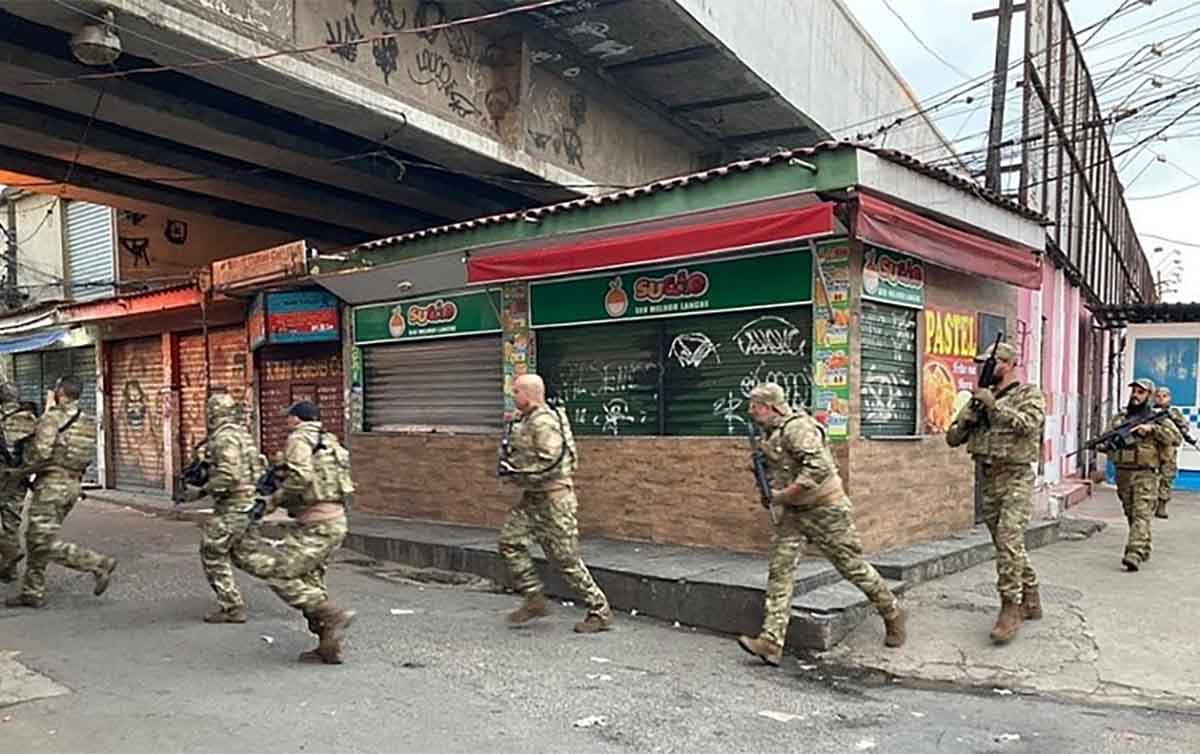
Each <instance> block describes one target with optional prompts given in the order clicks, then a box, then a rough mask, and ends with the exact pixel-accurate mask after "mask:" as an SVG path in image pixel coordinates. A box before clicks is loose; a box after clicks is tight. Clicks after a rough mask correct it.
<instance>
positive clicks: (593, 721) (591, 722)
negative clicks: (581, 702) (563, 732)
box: [575, 715, 608, 728]
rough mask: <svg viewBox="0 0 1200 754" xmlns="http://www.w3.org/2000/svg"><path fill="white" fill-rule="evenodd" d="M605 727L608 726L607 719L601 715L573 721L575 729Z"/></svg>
mask: <svg viewBox="0 0 1200 754" xmlns="http://www.w3.org/2000/svg"><path fill="white" fill-rule="evenodd" d="M605 725H608V718H606V717H604V716H603V715H591V716H589V717H583V718H580V719H578V720H576V721H575V727H576V728H596V727H599V728H603V727H604V726H605Z"/></svg>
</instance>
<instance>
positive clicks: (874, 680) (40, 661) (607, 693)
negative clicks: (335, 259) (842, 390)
mask: <svg viewBox="0 0 1200 754" xmlns="http://www.w3.org/2000/svg"><path fill="white" fill-rule="evenodd" d="M64 534H65V535H66V538H68V539H72V540H75V541H79V542H81V543H84V544H87V545H89V546H91V547H94V548H97V549H100V550H103V551H106V552H111V553H114V554H116V555H117V556H118V557H119V558H120V560H121V565H120V568H119V569H118V571H117V576H116V579H115V581H114V582H113V586H112V588H111V589H110V590H109V592H108V594H106V595H105V596H104V597H101V598H96V597H93V596H92V595H91V579H90V577H85V576H79V575H76V574H73V573H69V572H65V571H63V570H61V569H57V568H52V570H51V577H50V582H49V586H50V588H49V594H48V605H47V607H46V608H44V609H42V610H40V611H30V610H13V609H8V610H6V609H3V608H0V700H4V701H0V704H4V705H5V706H2V707H0V752H14V753H16V752H20V753H22V754H26V753H27V754H38V753H41V752H55V753H61V754H68V753H69V754H90V753H93V752H95V753H105V754H107V753H113V754H117V753H120V754H149V753H150V752H154V753H155V754H159V753H161V752H181V753H182V752H217V751H253V752H256V754H272V753H274V752H339V753H340V754H349V753H351V752H362V753H364V754H365V753H368V752H371V753H374V752H426V751H428V752H477V751H488V752H489V753H493V754H506V753H507V752H513V753H516V752H521V753H522V754H526V753H528V752H567V751H570V752H764V753H765V752H798V751H804V752H814V753H822V752H862V751H875V752H897V753H901V754H908V753H913V754H916V753H918V752H919V753H922V754H924V753H925V752H1014V753H1016V752H1028V753H1035V752H1036V753H1042V752H1044V753H1045V754H1067V753H1070V752H1081V753H1082V752H1087V754H1106V753H1107V752H1134V753H1136V752H1147V753H1148V754H1149V753H1150V752H1153V754H1176V753H1178V754H1184V753H1192V752H1196V751H1200V717H1195V716H1190V715H1187V714H1181V713H1178V712H1171V713H1168V712H1161V711H1155V710H1152V709H1137V708H1129V707H1106V706H1101V705H1089V704H1086V703H1078V702H1071V703H1067V702H1064V701H1061V700H1057V699H1055V698H1053V697H1051V696H1029V695H1023V694H1014V693H1006V692H1005V690H1003V689H1001V690H995V689H987V688H985V689H979V688H972V689H964V688H956V687H954V686H949V685H943V686H936V687H930V688H913V687H909V686H906V685H904V684H899V683H895V682H893V681H891V680H890V679H888V678H885V677H882V676H879V675H871V674H866V673H860V672H857V671H856V670H855V669H854V667H853V666H852V663H853V658H852V657H851V658H849V660H847V662H848V663H849V665H846V666H840V667H833V666H828V665H822V664H819V663H811V662H805V661H804V660H799V661H797V660H795V659H789V661H788V662H787V664H786V665H785V667H784V668H781V669H778V670H775V669H770V668H767V667H765V666H762V665H758V664H755V663H754V662H752V661H750V659H749V658H748V657H747V656H745V655H744V654H742V653H741V651H740V650H739V649H738V648H737V646H736V645H735V643H734V642H733V641H732V639H731V638H730V637H723V636H713V635H707V634H704V633H702V632H696V631H693V630H691V629H690V628H688V627H686V626H680V627H675V626H671V625H667V624H662V623H658V622H654V621H650V620H647V619H645V618H642V617H635V616H629V615H622V616H620V617H619V623H618V624H617V628H616V630H614V631H611V632H608V633H605V634H601V635H598V636H578V635H576V634H574V633H572V632H571V625H572V624H573V623H574V621H576V620H578V619H579V618H580V617H581V616H582V611H581V610H580V609H578V608H576V607H574V606H562V605H560V606H557V607H556V609H555V611H554V613H553V614H552V615H551V616H550V617H549V618H547V619H545V620H543V621H541V622H540V623H538V624H536V625H534V626H532V627H529V628H522V629H510V628H508V627H507V626H506V625H505V624H504V615H505V613H506V612H507V611H509V610H511V609H512V608H513V606H514V605H515V599H514V597H513V596H512V595H506V594H502V593H497V592H495V591H491V590H490V589H489V587H488V585H486V584H481V583H478V582H476V583H468V584H465V585H452V586H446V585H437V584H432V583H431V584H426V585H421V584H419V583H418V582H416V581H414V580H412V579H411V578H410V577H411V576H412V574H411V573H408V572H405V571H403V570H401V569H400V568H399V567H397V566H396V565H395V564H387V563H375V562H371V561H369V560H363V559H360V558H359V557H357V556H356V555H355V554H354V553H351V552H346V551H343V552H341V553H339V556H338V560H339V562H338V564H337V565H336V566H335V567H334V568H333V570H332V572H331V578H330V583H331V585H332V589H333V594H334V596H335V599H336V600H337V601H339V602H342V603H345V604H346V605H347V606H350V607H353V608H354V609H356V610H357V611H358V614H359V615H358V619H357V621H356V622H355V624H354V625H353V627H352V628H351V629H350V633H349V641H348V644H347V659H348V662H347V664H346V665H343V666H339V667H333V666H316V667H314V666H309V665H301V664H298V663H296V662H295V658H296V656H297V655H298V654H299V653H300V652H301V651H302V650H304V649H306V648H308V647H309V646H310V643H311V641H312V638H311V636H310V635H309V634H308V633H307V631H306V629H305V627H304V625H303V622H302V620H301V619H300V617H299V616H298V615H297V614H295V613H292V612H291V611H289V610H288V609H287V608H286V607H285V606H284V605H283V604H282V603H281V602H279V600H278V599H277V598H276V597H275V596H274V595H273V594H271V593H270V592H269V590H267V589H266V588H264V587H263V586H261V585H260V584H257V583H255V582H253V581H252V580H251V579H250V578H249V577H246V576H244V575H239V580H240V583H241V584H242V585H243V588H244V589H245V592H246V594H247V597H248V601H249V604H250V621H249V622H248V623H247V624H245V625H229V626H210V625H206V624H204V623H202V622H201V621H200V617H201V616H202V615H203V613H204V611H205V610H206V609H207V608H208V607H209V606H210V599H211V595H210V593H209V590H208V585H207V583H206V582H205V580H204V576H203V574H202V572H201V571H200V565H199V559H198V555H197V547H198V543H199V530H198V529H197V527H196V526H195V525H193V524H191V523H187V522H179V521H169V520H165V519H159V518H155V517H153V516H149V515H147V514H143V513H139V512H135V511H132V510H128V509H121V508H116V507H112V506H107V505H101V504H96V503H92V502H89V503H85V504H82V505H81V506H80V507H79V508H78V509H77V510H76V512H75V513H74V514H72V518H71V519H70V520H69V521H68V523H67V526H66V527H65V528H64ZM763 567H764V568H765V567H766V564H765V563H764V565H763ZM11 591H12V588H9V590H8V592H9V593H11ZM30 671H32V673H31V672H30ZM32 674H40V677H39V676H37V675H32ZM22 690H25V693H26V695H33V696H40V695H42V694H47V695H46V696H41V698H32V699H29V698H22V697H21V693H22ZM6 691H7V692H8V694H9V695H10V697H11V698H10V697H6V695H5V692H6ZM14 694H15V696H12V695H14ZM49 694H57V695H49Z"/></svg>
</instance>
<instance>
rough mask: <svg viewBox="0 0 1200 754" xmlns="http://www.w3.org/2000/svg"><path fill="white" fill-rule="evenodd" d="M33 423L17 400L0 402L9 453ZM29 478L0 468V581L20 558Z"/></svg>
mask: <svg viewBox="0 0 1200 754" xmlns="http://www.w3.org/2000/svg"><path fill="white" fill-rule="evenodd" d="M4 387H5V388H10V387H11V386H8V385H6V386H4ZM13 392H15V390H14V391H13ZM6 397H15V396H13V395H11V394H10V395H9V396H6ZM36 424H37V416H35V415H34V413H33V412H32V411H30V410H28V409H27V408H23V407H22V406H21V405H20V404H19V403H17V402H16V401H10V400H4V401H2V402H0V425H2V427H3V438H4V441H5V443H6V445H7V446H8V451H9V452H10V453H12V452H13V449H14V446H15V445H16V443H17V441H18V440H20V439H21V438H24V437H28V436H29V435H32V434H33V428H34V426H35V425H36ZM28 477H29V473H28V471H25V472H22V471H20V470H19V469H14V468H11V467H5V468H0V581H12V580H14V579H15V578H16V576H17V573H16V570H17V564H18V563H19V562H20V561H21V557H22V555H21V513H22V510H21V509H22V508H23V507H24V504H25V493H27V492H28V491H29V490H28V488H27V487H26V485H25V481H26V479H28Z"/></svg>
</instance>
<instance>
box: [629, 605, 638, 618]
mask: <svg viewBox="0 0 1200 754" xmlns="http://www.w3.org/2000/svg"><path fill="white" fill-rule="evenodd" d="M629 617H631V618H636V617H637V608H636V607H635V608H633V609H632V610H630V611H629Z"/></svg>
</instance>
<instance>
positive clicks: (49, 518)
mask: <svg viewBox="0 0 1200 754" xmlns="http://www.w3.org/2000/svg"><path fill="white" fill-rule="evenodd" d="M72 419H74V421H72ZM68 425H69V426H68ZM95 455H96V421H95V420H94V419H93V418H92V417H91V416H88V415H87V414H84V413H82V412H81V410H80V408H79V402H78V401H77V400H60V401H59V402H58V403H57V404H56V405H54V406H53V407H51V408H49V409H47V410H46V412H45V413H44V414H42V416H41V418H40V419H38V421H37V427H36V429H35V430H34V433H33V439H32V440H31V441H30V442H29V445H28V447H27V448H26V450H25V456H26V457H25V462H26V463H27V464H28V465H29V467H30V468H31V469H32V470H33V471H34V472H35V475H36V478H35V480H34V483H33V499H32V500H31V501H30V503H29V529H28V531H27V532H26V534H25V541H26V545H27V549H28V559H29V560H28V565H27V566H26V568H25V580H24V582H23V583H22V586H21V594H20V595H19V597H18V600H24V602H25V604H32V605H39V604H40V603H41V602H42V600H43V599H45V596H46V566H47V565H48V564H50V563H58V564H59V565H63V566H66V567H67V568H70V569H72V570H76V571H85V572H87V573H91V574H93V575H95V576H96V589H95V592H96V593H97V594H100V593H102V592H103V591H104V589H105V588H106V587H107V586H108V581H107V579H108V575H109V574H111V573H112V569H113V567H114V566H115V565H116V561H115V560H113V559H112V558H111V557H109V556H106V555H101V554H100V553H97V552H93V551H91V550H88V549H86V548H83V547H80V546H79V545H76V544H72V543H69V542H63V541H62V540H60V539H59V538H58V530H59V528H61V527H62V523H63V521H64V520H66V518H67V515H68V514H69V513H70V512H71V509H72V508H74V507H75V503H76V502H77V501H78V500H79V493H80V481H81V479H82V477H83V472H84V471H85V470H86V469H87V467H88V465H90V464H91V463H92V460H93V459H94V458H95Z"/></svg>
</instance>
